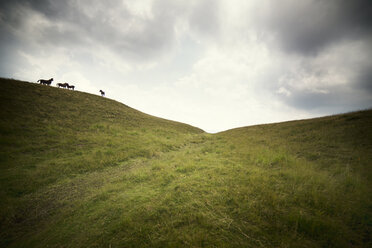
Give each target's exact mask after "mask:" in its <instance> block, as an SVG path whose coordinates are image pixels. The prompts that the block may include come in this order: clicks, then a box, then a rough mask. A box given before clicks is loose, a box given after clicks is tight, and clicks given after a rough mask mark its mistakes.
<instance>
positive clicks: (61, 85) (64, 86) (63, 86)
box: [57, 83, 69, 88]
mask: <svg viewBox="0 0 372 248" xmlns="http://www.w3.org/2000/svg"><path fill="white" fill-rule="evenodd" d="M57 86H58V88H59V87H62V88H66V87H68V86H69V85H68V83H63V84H62V83H58V84H57Z"/></svg>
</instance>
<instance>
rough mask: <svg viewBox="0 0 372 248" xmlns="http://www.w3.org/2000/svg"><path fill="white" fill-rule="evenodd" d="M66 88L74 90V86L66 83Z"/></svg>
mask: <svg viewBox="0 0 372 248" xmlns="http://www.w3.org/2000/svg"><path fill="white" fill-rule="evenodd" d="M67 89H72V90H75V86H74V85H67Z"/></svg>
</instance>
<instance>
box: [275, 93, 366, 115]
mask: <svg viewBox="0 0 372 248" xmlns="http://www.w3.org/2000/svg"><path fill="white" fill-rule="evenodd" d="M282 100H284V102H285V103H286V104H288V105H289V106H294V107H296V108H297V109H302V110H306V111H308V112H313V113H316V112H318V113H341V112H348V111H352V110H361V109H366V108H370V107H372V96H371V95H370V94H368V93H365V94H364V93H361V92H358V91H355V90H353V89H350V88H349V87H348V86H344V87H340V86H337V87H329V88H328V91H327V93H321V92H312V91H308V90H298V91H292V94H291V95H290V96H286V97H283V98H282Z"/></svg>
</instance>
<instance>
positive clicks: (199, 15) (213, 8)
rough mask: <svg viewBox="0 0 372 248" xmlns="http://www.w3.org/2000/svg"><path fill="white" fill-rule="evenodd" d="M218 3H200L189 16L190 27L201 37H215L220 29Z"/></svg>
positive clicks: (208, 1) (210, 0) (209, 1)
mask: <svg viewBox="0 0 372 248" xmlns="http://www.w3.org/2000/svg"><path fill="white" fill-rule="evenodd" d="M219 7H220V6H219V3H218V2H217V1H213V0H206V1H201V2H199V4H198V5H197V6H196V8H195V9H194V10H193V12H192V14H191V16H190V25H191V28H192V29H195V30H196V31H197V32H199V33H200V34H202V35H210V36H217V35H218V32H219V28H220V21H221V20H220V15H219Z"/></svg>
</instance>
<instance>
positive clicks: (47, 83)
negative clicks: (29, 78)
mask: <svg viewBox="0 0 372 248" xmlns="http://www.w3.org/2000/svg"><path fill="white" fill-rule="evenodd" d="M37 81H38V82H40V84H45V85H51V84H52V81H53V78H51V79H49V80H45V79H39V80H37Z"/></svg>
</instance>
